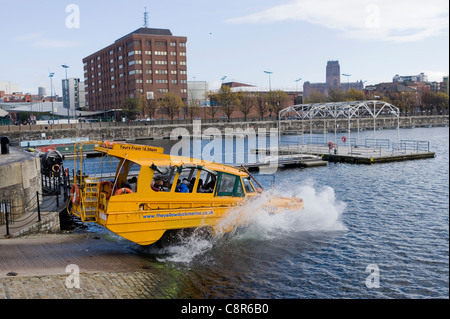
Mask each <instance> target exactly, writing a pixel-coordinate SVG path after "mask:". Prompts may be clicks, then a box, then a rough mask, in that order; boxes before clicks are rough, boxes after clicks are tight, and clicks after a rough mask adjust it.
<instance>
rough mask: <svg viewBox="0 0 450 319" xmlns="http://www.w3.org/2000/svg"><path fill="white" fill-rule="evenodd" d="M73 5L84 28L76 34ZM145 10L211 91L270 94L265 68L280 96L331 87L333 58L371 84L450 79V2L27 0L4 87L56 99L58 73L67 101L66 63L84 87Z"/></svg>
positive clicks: (14, 21)
mask: <svg viewBox="0 0 450 319" xmlns="http://www.w3.org/2000/svg"><path fill="white" fill-rule="evenodd" d="M71 4H75V5H76V6H77V7H78V8H79V28H68V27H67V24H66V20H67V19H68V18H71V17H73V13H74V12H73V11H69V12H66V8H67V6H68V5H71ZM144 7H147V10H148V11H149V26H150V27H154V28H167V29H170V30H171V31H172V33H173V34H174V35H178V36H186V37H187V38H188V48H187V50H188V80H193V79H194V78H195V80H203V81H208V82H209V86H210V89H215V88H218V86H219V85H220V82H221V80H220V79H221V78H222V77H223V76H227V80H234V81H240V82H245V83H250V84H254V85H257V86H261V87H268V85H269V83H268V76H267V75H266V74H264V70H268V71H272V72H273V74H272V76H271V82H272V89H276V88H280V89H294V88H295V87H296V83H295V80H296V79H298V78H302V81H301V82H299V88H300V87H302V85H303V82H304V81H310V82H324V81H325V67H326V63H327V61H328V60H339V62H340V65H341V72H342V73H347V74H351V77H350V81H356V80H363V81H367V82H366V83H365V84H366V85H368V84H376V83H379V82H389V81H392V77H393V76H394V75H395V74H400V75H413V74H418V73H420V72H424V73H425V74H427V75H428V78H429V80H431V81H441V80H442V76H443V75H448V73H449V32H448V31H449V22H448V21H449V4H448V2H447V0H427V1H422V0H420V1H419V0H240V1H238V0H228V1H217V0H189V1H187V0H172V1H170V0H169V1H144V0H130V1H127V2H124V1H104V0H100V1H99V0H96V1H92V0H90V1H86V0H70V1H61V0H59V1H56V0H55V1H49V0H40V1H31V0H17V1H7V2H4V3H2V9H1V11H2V18H1V19H0V28H1V30H2V31H3V32H2V34H3V37H2V45H1V50H0V81H11V82H13V83H17V84H18V85H19V88H20V90H22V91H23V92H31V93H37V87H38V86H45V87H47V92H48V93H50V81H49V78H48V74H49V71H51V72H54V73H55V77H54V86H55V89H56V93H57V94H59V95H61V79H63V78H64V77H65V73H64V69H63V68H62V67H61V64H65V63H66V64H68V65H69V66H70V69H69V71H68V75H69V77H80V78H82V79H83V78H84V76H83V65H82V59H83V58H84V57H86V56H88V55H89V54H91V53H93V52H96V51H98V50H100V49H102V48H104V47H105V46H107V45H109V44H111V43H113V42H114V41H115V40H116V39H118V38H120V37H122V36H124V35H126V34H128V33H130V32H131V31H133V30H135V29H137V28H139V27H141V26H142V25H143V14H144ZM69 8H70V7H69ZM69 22H75V20H70V21H69ZM69 25H70V23H69ZM343 81H345V79H343Z"/></svg>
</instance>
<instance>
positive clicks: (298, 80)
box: [295, 78, 302, 92]
mask: <svg viewBox="0 0 450 319" xmlns="http://www.w3.org/2000/svg"><path fill="white" fill-rule="evenodd" d="M301 80H302V78H298V79H297V80H295V91H296V92H298V82H300V81H301Z"/></svg>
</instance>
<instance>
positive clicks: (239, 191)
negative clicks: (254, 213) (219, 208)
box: [233, 177, 245, 197]
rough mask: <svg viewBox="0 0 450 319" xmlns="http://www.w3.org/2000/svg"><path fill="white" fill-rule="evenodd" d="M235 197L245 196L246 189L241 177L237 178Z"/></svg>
mask: <svg viewBox="0 0 450 319" xmlns="http://www.w3.org/2000/svg"><path fill="white" fill-rule="evenodd" d="M233 196H235V197H244V196H245V193H244V189H243V188H242V183H241V179H240V178H239V177H238V178H236V187H235V189H234V195H233Z"/></svg>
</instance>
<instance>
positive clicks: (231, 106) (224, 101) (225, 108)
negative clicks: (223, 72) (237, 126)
mask: <svg viewBox="0 0 450 319" xmlns="http://www.w3.org/2000/svg"><path fill="white" fill-rule="evenodd" d="M217 102H218V104H219V106H220V109H221V110H222V112H223V113H224V114H225V115H226V116H227V117H228V121H230V118H231V114H233V112H234V110H235V108H236V105H237V104H238V103H239V99H238V98H237V94H236V93H234V92H231V89H230V87H229V86H226V85H222V87H221V88H220V90H219V93H217Z"/></svg>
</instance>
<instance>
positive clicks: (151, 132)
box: [0, 115, 449, 142]
mask: <svg viewBox="0 0 450 319" xmlns="http://www.w3.org/2000/svg"><path fill="white" fill-rule="evenodd" d="M448 119H449V117H448V115H442V116H414V117H401V118H400V127H401V128H404V127H412V126H415V127H433V126H448V124H449V123H448V122H449V121H448ZM165 122H167V123H164V124H161V121H156V122H126V123H122V122H115V123H109V122H103V123H79V124H53V125H50V124H49V125H24V126H0V135H3V136H8V137H9V139H10V141H13V142H21V141H29V140H40V139H42V138H43V135H44V136H45V138H46V139H61V138H75V137H89V139H90V140H126V139H128V140H133V139H146V138H155V139H158V138H167V137H170V136H171V133H172V131H173V130H174V129H175V128H186V129H187V130H188V131H189V132H192V130H193V124H192V121H174V124H171V123H170V121H165ZM169 123H170V124H169ZM397 123H398V121H397V118H393V117H390V118H388V117H386V118H378V119H376V121H375V125H376V127H378V128H389V129H393V128H396V127H397V125H398V124H397ZM278 124H280V131H281V132H283V131H302V130H303V131H308V132H309V130H310V128H311V129H312V130H314V131H315V132H320V131H323V130H324V127H325V128H326V129H327V130H328V131H332V130H334V127H335V124H337V126H338V128H339V129H342V130H345V129H347V128H348V120H347V119H343V118H340V119H338V120H337V121H336V123H335V121H334V119H313V120H312V121H309V120H307V119H305V120H283V121H280V123H279V122H278V121H277V120H275V119H273V120H272V121H248V122H236V121H234V120H233V121H232V122H228V121H226V120H223V119H221V120H215V121H211V120H208V121H202V122H201V131H202V132H203V131H204V130H205V129H207V128H209V127H214V128H217V129H219V130H220V131H221V132H222V133H224V132H225V128H227V129H238V128H239V129H242V130H245V129H247V128H253V129H255V131H256V132H257V130H258V129H266V130H267V131H269V130H270V128H277V127H278ZM373 125H374V121H373V118H361V119H351V120H350V126H351V128H352V129H356V128H357V127H359V128H360V129H371V128H373Z"/></svg>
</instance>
